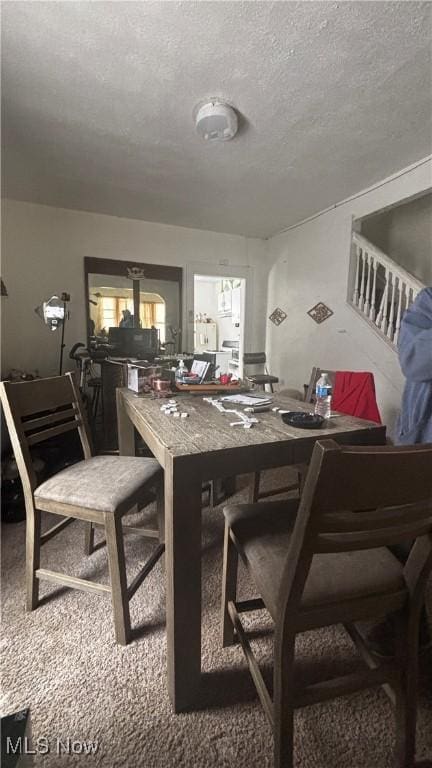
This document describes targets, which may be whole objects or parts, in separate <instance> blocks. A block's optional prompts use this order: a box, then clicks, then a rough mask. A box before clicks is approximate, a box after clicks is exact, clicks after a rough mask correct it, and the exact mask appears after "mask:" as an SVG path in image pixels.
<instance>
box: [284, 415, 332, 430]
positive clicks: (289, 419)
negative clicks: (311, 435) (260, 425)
mask: <svg viewBox="0 0 432 768" xmlns="http://www.w3.org/2000/svg"><path fill="white" fill-rule="evenodd" d="M282 421H284V422H285V424H289V425H290V427H298V428H299V429H319V428H320V427H321V426H322V424H323V422H324V421H325V418H324V417H323V416H318V414H316V413H307V412H306V411H288V413H283V414H282Z"/></svg>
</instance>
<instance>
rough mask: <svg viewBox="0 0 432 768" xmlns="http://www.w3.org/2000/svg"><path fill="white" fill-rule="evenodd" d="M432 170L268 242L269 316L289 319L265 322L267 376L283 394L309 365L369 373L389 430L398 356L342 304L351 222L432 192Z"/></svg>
mask: <svg viewBox="0 0 432 768" xmlns="http://www.w3.org/2000/svg"><path fill="white" fill-rule="evenodd" d="M431 169H432V166H431V165H430V164H428V165H426V166H425V165H424V166H421V167H418V168H417V169H414V170H412V171H409V172H408V173H406V174H405V175H404V176H401V177H399V178H397V179H393V180H390V181H389V182H388V183H386V184H385V185H383V186H381V187H380V188H379V189H378V188H377V189H375V190H373V191H369V192H366V193H365V194H363V195H362V196H360V197H358V198H357V199H355V200H351V201H347V202H346V203H344V204H342V205H340V206H338V207H335V208H334V209H332V210H331V211H328V212H326V213H323V214H322V215H320V216H319V217H318V218H315V219H314V220H311V221H309V222H305V223H303V224H301V225H298V226H297V227H295V228H292V229H291V230H289V231H287V232H286V233H284V234H281V235H278V236H276V237H273V238H272V239H271V240H270V241H269V244H268V245H269V256H270V257H271V259H272V261H273V266H272V268H271V271H270V276H269V289H268V307H267V315H269V314H270V312H271V311H272V310H273V309H274V308H275V307H277V306H279V307H281V308H282V309H283V310H285V312H287V313H288V317H287V319H286V320H285V321H284V323H282V325H280V326H279V327H275V326H274V325H273V324H272V323H271V322H269V321H267V353H268V359H269V370H270V372H271V373H274V374H275V375H277V376H279V377H280V379H281V384H282V386H283V385H285V386H292V387H298V388H301V387H302V385H303V383H304V382H307V381H308V379H309V375H310V371H311V368H312V366H313V365H318V366H321V367H327V368H330V369H339V370H341V369H342V370H369V371H372V372H373V373H374V375H375V383H376V389H377V397H378V404H379V407H380V409H381V415H382V417H383V421H384V422H385V423H386V424H387V425H388V426H389V427H390V429H392V427H393V425H394V421H395V418H396V415H397V412H398V410H399V406H400V398H401V393H402V387H403V377H402V374H401V371H400V368H399V364H398V360H397V355H396V353H395V352H394V351H393V350H392V349H391V348H390V347H388V346H387V345H386V343H385V342H384V341H382V340H381V339H380V338H379V337H377V336H375V335H374V333H373V332H371V331H370V329H369V327H367V325H366V324H365V323H364V321H362V319H361V318H359V317H358V316H357V314H356V313H355V312H354V310H351V309H350V308H349V306H348V305H347V304H346V301H345V299H346V295H347V280H348V271H349V260H350V243H351V227H352V220H353V218H359V217H361V216H366V215H367V214H369V213H372V212H373V211H376V210H379V209H381V208H384V207H385V206H387V205H392V204H393V203H395V202H396V201H398V200H402V199H404V198H408V197H411V196H413V195H416V194H418V193H419V192H421V191H424V190H426V189H428V188H430V186H431ZM319 301H323V302H324V303H325V304H327V305H328V306H329V307H330V308H331V309H332V310H333V312H334V315H333V316H332V317H331V318H329V319H328V320H326V321H325V322H324V323H322V324H321V325H317V324H316V323H315V322H314V321H313V320H312V319H311V318H310V317H309V316H308V315H307V311H308V310H309V309H311V308H312V307H313V306H314V305H315V304H316V303H317V302H319Z"/></svg>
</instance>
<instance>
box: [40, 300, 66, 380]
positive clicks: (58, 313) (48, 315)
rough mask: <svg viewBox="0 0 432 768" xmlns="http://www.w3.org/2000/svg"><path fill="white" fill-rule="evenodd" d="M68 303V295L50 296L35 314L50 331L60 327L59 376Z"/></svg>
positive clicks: (61, 368) (61, 369)
mask: <svg viewBox="0 0 432 768" xmlns="http://www.w3.org/2000/svg"><path fill="white" fill-rule="evenodd" d="M69 301H70V294H69V293H65V292H63V293H62V294H61V296H60V298H59V297H58V296H51V298H50V299H48V301H44V302H43V303H42V304H41V305H40V306H39V307H36V309H35V312H36V314H37V315H39V317H40V318H41V319H42V320H43V321H44V323H45V324H46V325H48V326H49V328H50V330H51V331H57V330H58V328H59V326H60V325H61V327H62V329H61V340H60V361H59V376H61V375H62V373H63V350H64V348H65V346H66V345H65V342H64V338H65V326H66V320H68V319H69V312H68V310H67V304H68V302H69Z"/></svg>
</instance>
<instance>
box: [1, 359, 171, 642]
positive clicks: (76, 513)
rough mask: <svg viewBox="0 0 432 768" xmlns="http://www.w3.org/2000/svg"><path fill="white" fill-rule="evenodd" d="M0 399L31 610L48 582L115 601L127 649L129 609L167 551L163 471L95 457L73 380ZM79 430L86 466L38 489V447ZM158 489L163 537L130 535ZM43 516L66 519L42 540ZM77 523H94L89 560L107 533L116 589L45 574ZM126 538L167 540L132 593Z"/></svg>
mask: <svg viewBox="0 0 432 768" xmlns="http://www.w3.org/2000/svg"><path fill="white" fill-rule="evenodd" d="M0 399H1V403H2V406H3V410H4V414H5V418H6V422H7V426H8V430H9V435H10V439H11V442H12V447H13V451H14V455H15V460H16V462H17V465H18V470H19V473H20V477H21V481H22V485H23V490H24V497H25V506H26V519H27V523H26V608H27V610H29V611H32V610H34V609H35V608H36V607H37V605H38V602H39V582H40V581H41V580H46V581H49V582H53V583H55V584H62V585H63V586H66V587H71V588H74V589H81V590H84V591H91V592H96V593H97V594H101V595H106V594H109V595H111V600H112V606H113V614H114V625H115V636H116V640H117V642H118V643H120V644H122V645H126V644H127V643H128V641H129V640H130V636H131V623H130V613H129V601H130V599H131V598H132V596H133V595H134V594H135V592H136V590H137V589H138V587H139V586H140V585H141V584H142V582H143V581H144V579H145V578H146V576H147V575H148V574H149V573H150V571H151V569H152V568H153V566H154V565H155V563H156V562H157V561H158V559H159V558H160V557H161V555H162V554H163V552H164V549H165V546H164V537H163V510H164V504H163V484H162V479H163V474H162V470H161V468H160V465H159V464H158V462H157V461H156V460H155V459H145V458H137V457H133V456H132V457H126V456H113V455H111V456H94V455H93V450H92V443H91V438H90V433H89V428H88V423H87V418H86V413H85V409H84V407H83V404H82V401H81V397H80V393H79V389H78V385H77V382H76V379H75V375H74V374H72V373H67V374H65V375H64V376H55V377H52V378H47V379H36V380H34V381H29V382H20V383H12V382H7V381H6V382H2V383H1V384H0ZM76 430H77V431H78V433H79V437H80V440H81V445H82V449H83V453H84V459H83V460H82V461H79V462H77V463H76V464H72V465H71V466H68V467H66V468H65V469H63V470H61V471H60V472H57V473H56V474H55V475H54V476H52V477H50V478H49V479H47V480H45V481H44V482H42V483H41V484H39V485H38V484H37V480H36V475H35V472H34V469H33V464H32V455H31V448H32V446H35V445H38V444H39V443H41V442H42V441H44V440H48V439H50V438H56V437H58V436H59V435H64V434H66V433H70V432H72V431H76ZM153 488H156V492H157V510H158V521H159V525H158V529H157V530H154V529H144V528H139V527H136V528H133V527H129V526H125V527H124V531H123V526H122V518H123V516H124V515H125V514H126V513H127V512H130V511H131V510H136V509H137V508H138V509H140V508H142V507H143V505H144V504H146V503H148V498H149V492H150V491H151V489H153ZM42 512H50V513H52V514H54V515H60V516H62V517H64V519H63V520H61V521H60V522H59V523H57V524H56V525H54V526H52V527H51V528H50V529H49V530H47V531H45V532H44V533H42V532H41V518H42ZM74 520H83V521H85V523H86V532H85V551H86V553H87V554H91V552H92V551H93V549H94V526H102V527H103V528H104V529H105V542H106V546H107V551H108V564H109V570H110V584H109V585H106V584H98V583H95V582H92V581H87V580H85V579H81V578H77V577H75V576H69V575H66V574H63V573H58V572H57V571H52V570H48V569H46V568H41V567H40V551H41V546H43V545H44V544H45V543H46V542H47V541H49V539H51V538H52V537H53V536H55V535H56V534H58V533H60V531H62V530H63V529H64V528H65V527H66V526H68V525H70V524H71V523H72V522H73V521H74ZM123 532H125V533H127V532H129V533H134V534H137V535H141V536H146V537H151V538H157V539H158V540H159V541H158V545H157V546H156V548H155V550H154V552H153V554H152V555H151V556H150V558H149V560H148V561H147V563H146V564H145V565H144V567H143V568H142V569H141V570H140V572H139V573H138V575H137V576H135V578H134V579H133V580H132V582H131V583H130V585H129V586H128V585H127V580H126V566H125V554H124V542H123ZM105 542H104V543H105ZM99 546H100V545H99Z"/></svg>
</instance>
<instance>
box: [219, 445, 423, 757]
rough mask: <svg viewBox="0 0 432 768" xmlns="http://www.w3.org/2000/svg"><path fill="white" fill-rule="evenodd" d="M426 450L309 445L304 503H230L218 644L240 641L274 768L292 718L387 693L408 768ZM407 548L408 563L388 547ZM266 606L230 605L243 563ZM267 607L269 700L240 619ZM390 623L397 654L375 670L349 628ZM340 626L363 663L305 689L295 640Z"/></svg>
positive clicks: (285, 752)
mask: <svg viewBox="0 0 432 768" xmlns="http://www.w3.org/2000/svg"><path fill="white" fill-rule="evenodd" d="M431 470H432V445H429V446H426V445H425V446H420V445H415V446H403V447H400V446H398V447H393V446H379V447H375V446H373V447H369V446H362V447H345V446H344V447H341V446H339V445H338V444H337V443H336V442H335V441H333V440H323V441H319V442H317V443H316V445H315V447H314V451H313V454H312V460H311V463H310V468H309V471H308V474H307V478H306V482H305V486H304V490H303V494H302V497H301V499H300V500H299V501H298V500H289V501H286V500H285V501H279V502H275V501H273V502H263V503H260V504H254V505H237V506H228V507H226V508H225V510H224V514H225V521H226V522H225V544H224V568H223V597H222V641H223V645H224V646H227V645H231V644H232V643H233V642H234V637H235V636H236V637H237V638H238V639H239V640H240V643H241V645H242V647H243V650H244V653H245V655H246V659H247V661H248V664H249V667H250V671H251V673H252V677H253V680H254V682H255V685H256V688H257V691H258V695H259V698H260V700H261V703H262V704H263V706H264V709H265V712H266V714H267V717H268V719H269V721H270V724H271V726H272V728H273V734H274V765H275V768H293V765H294V756H293V743H294V711H295V709H296V708H299V707H304V706H308V705H310V704H313V703H315V702H318V701H325V700H326V699H330V698H334V697H337V696H342V695H346V694H351V693H354V692H356V691H359V690H362V689H364V688H368V687H371V686H383V688H384V690H385V692H386V693H387V694H388V695H389V697H390V699H391V700H392V701H393V703H394V705H395V717H396V750H395V760H396V762H395V765H396V766H397V768H413V765H414V754H415V729H416V706H417V704H416V702H417V675H418V673H417V666H418V631H419V616H420V612H421V608H422V605H423V601H424V592H425V586H426V582H427V579H428V576H429V574H430V572H431V569H432V471H431ZM404 541H414V544H413V546H412V549H411V551H410V555H409V557H408V560H407V562H406V564H405V565H403V564H401V563H400V562H399V560H397V558H396V557H395V556H394V555H393V554H392V553H391V552H390V550H389V549H388V547H389V546H392V545H395V544H399V543H400V542H404ZM239 555H240V557H241V558H242V560H243V562H244V564H245V566H246V569H247V571H248V573H249V575H250V576H251V578H252V580H253V582H254V584H255V586H256V588H257V589H258V591H259V592H260V595H261V597H260V598H258V599H253V600H246V601H237V597H236V584H237V565H238V556H239ZM261 608H266V609H267V610H268V612H269V613H270V615H271V617H272V619H273V622H274V625H275V640H274V674H273V679H274V682H273V691H274V693H273V700H272V699H271V697H270V694H269V692H268V689H267V687H266V684H265V682H264V679H263V677H262V674H261V671H260V669H259V666H258V663H257V661H256V659H255V656H254V655H253V652H252V649H251V646H250V643H249V639H248V637H247V634H246V632H245V629H244V627H243V624H242V621H241V619H240V614H241V613H242V612H245V611H250V610H257V609H261ZM388 615H391V616H392V617H393V618H394V622H395V633H396V640H397V644H396V647H397V652H396V656H395V657H394V658H393V659H386V660H384V661H382V662H379V661H378V660H377V659H376V658H375V657H374V656H373V654H372V653H371V652H370V650H369V648H368V645H367V642H366V640H365V639H364V638H363V636H362V634H361V632H360V630H359V629H358V627H357V626H356V622H358V621H364V620H372V619H380V618H382V617H385V616H388ZM332 624H342V625H343V626H344V628H345V630H346V631H347V633H348V635H349V636H350V638H351V639H352V641H353V642H354V645H355V647H356V648H357V650H358V651H359V652H360V656H361V658H362V660H363V661H364V662H365V664H364V668H362V669H361V670H360V671H359V672H355V673H352V672H351V673H349V674H346V675H344V676H341V677H338V678H334V679H331V680H324V681H320V682H315V683H314V684H312V685H311V684H307V683H306V682H305V681H304V680H301V679H300V678H299V676H298V675H297V676H295V675H296V663H295V640H296V635H297V634H299V633H301V632H305V631H309V630H313V629H318V628H321V627H325V626H329V625H332Z"/></svg>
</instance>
